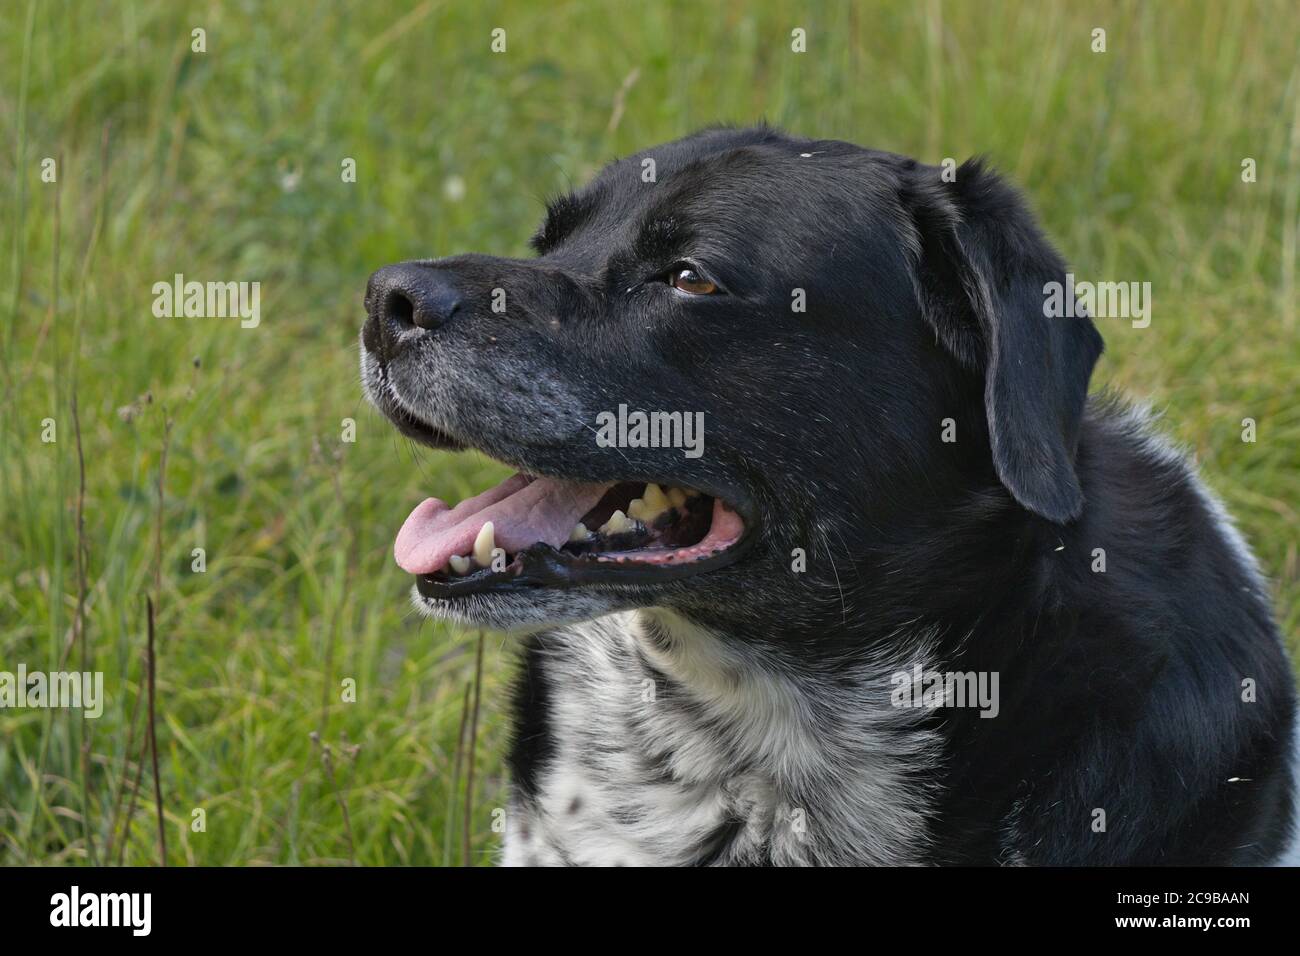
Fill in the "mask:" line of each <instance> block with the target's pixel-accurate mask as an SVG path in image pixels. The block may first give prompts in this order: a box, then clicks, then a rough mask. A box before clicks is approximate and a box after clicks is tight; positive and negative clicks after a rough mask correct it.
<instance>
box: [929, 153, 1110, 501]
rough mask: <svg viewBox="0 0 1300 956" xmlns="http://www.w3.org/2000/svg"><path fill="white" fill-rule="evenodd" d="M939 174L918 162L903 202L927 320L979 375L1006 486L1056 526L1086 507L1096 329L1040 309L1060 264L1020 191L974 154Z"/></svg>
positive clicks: (1059, 275)
mask: <svg viewBox="0 0 1300 956" xmlns="http://www.w3.org/2000/svg"><path fill="white" fill-rule="evenodd" d="M939 173H940V171H939V169H938V168H936V167H932V166H931V167H926V166H919V165H918V166H917V167H915V168H914V169H913V170H912V171H911V175H912V177H913V178H912V180H911V185H910V187H909V188H908V190H907V196H906V197H905V198H906V200H907V201H908V203H909V205H910V209H911V212H912V214H913V218H914V221H915V224H916V227H917V233H918V238H919V244H918V247H917V248H915V249H913V250H912V251H913V252H914V254H915V271H914V281H915V284H916V288H917V297H918V299H919V301H920V305H921V312H922V315H923V316H924V318H925V320H926V321H927V322H929V323H930V325H931V326H933V328H934V330H935V334H936V335H937V337H938V339H939V341H940V342H941V343H942V344H943V345H944V346H945V347H946V348H947V349H948V350H949V351H950V352H951V353H952V354H953V355H954V356H955V357H956V358H957V360H958V361H959V362H961V363H962V364H963V365H964V366H966V367H967V368H969V369H971V370H973V371H976V372H980V373H982V374H983V375H984V408H985V412H986V414H987V415H988V425H989V436H990V439H991V443H992V446H993V465H994V467H995V468H996V469H997V473H998V477H999V478H1001V479H1002V483H1003V484H1004V485H1006V487H1007V488H1008V490H1010V491H1011V493H1012V494H1013V495H1014V496H1015V498H1016V500H1017V501H1019V502H1020V503H1021V504H1022V505H1024V506H1025V507H1026V508H1028V509H1029V510H1030V511H1033V512H1035V513H1037V514H1040V515H1042V516H1043V517H1044V518H1047V519H1049V520H1051V521H1055V522H1057V523H1058V524H1063V523H1065V522H1067V521H1070V520H1072V519H1074V518H1077V517H1078V516H1079V514H1080V512H1081V510H1082V508H1083V493H1082V492H1081V491H1080V489H1079V480H1078V478H1077V476H1076V475H1075V471H1074V452H1075V444H1076V441H1077V439H1078V432H1079V419H1080V417H1081V416H1082V414H1083V404H1084V400H1085V398H1086V397H1087V393H1088V378H1089V376H1090V375H1091V374H1092V367H1093V365H1094V364H1095V363H1096V361H1097V357H1098V356H1099V355H1100V354H1101V350H1102V341H1101V336H1100V335H1099V334H1098V332H1097V330H1096V328H1094V327H1093V324H1092V321H1091V320H1090V319H1088V318H1087V317H1086V316H1085V317H1078V318H1076V317H1071V318H1064V317H1051V318H1049V317H1048V316H1046V315H1045V314H1044V308H1043V306H1044V302H1046V301H1047V290H1046V289H1045V288H1044V287H1045V286H1046V285H1047V284H1048V283H1052V282H1056V283H1060V284H1061V288H1062V289H1063V288H1064V287H1065V281H1066V280H1065V271H1066V269H1065V263H1064V261H1063V260H1062V259H1061V257H1060V256H1059V255H1058V254H1057V253H1056V250H1055V249H1053V248H1052V246H1051V244H1050V243H1049V242H1048V241H1047V239H1046V238H1044V236H1043V235H1042V233H1041V232H1040V231H1039V229H1038V227H1037V225H1036V224H1035V223H1034V219H1033V216H1032V215H1031V214H1030V212H1029V210H1028V208H1027V207H1026V205H1025V203H1024V201H1023V200H1022V199H1021V197H1020V195H1019V194H1018V193H1017V192H1016V191H1015V190H1014V189H1013V188H1011V186H1009V185H1008V184H1007V183H1005V182H1004V181H1003V180H1001V179H1000V178H998V177H997V176H996V175H995V174H994V173H992V172H990V171H989V170H987V169H986V168H985V167H984V166H983V165H982V163H981V162H980V161H979V160H968V161H967V162H966V163H964V164H963V165H962V166H961V167H960V168H959V169H958V170H957V173H956V180H955V181H954V182H944V181H943V180H942V178H941V177H940V174H939ZM1058 301H1059V297H1058ZM1075 315H1078V310H1076V312H1075Z"/></svg>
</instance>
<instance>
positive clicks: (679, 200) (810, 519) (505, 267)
mask: <svg viewBox="0 0 1300 956" xmlns="http://www.w3.org/2000/svg"><path fill="white" fill-rule="evenodd" d="M646 158H650V159H653V160H654V162H655V167H656V179H655V181H654V182H653V183H646V182H645V181H643V178H642V171H643V169H644V168H645V167H644V165H643V162H642V161H643V160H644V159H646ZM533 241H534V246H535V249H536V251H537V253H538V257H537V258H535V259H529V260H514V259H500V258H494V257H487V256H458V257H455V258H451V259H445V260H439V261H437V262H433V263H429V264H427V266H428V267H429V268H432V269H435V270H437V271H438V273H439V274H440V275H441V276H442V277H443V278H444V279H445V281H447V282H450V283H452V284H454V286H455V287H456V289H457V290H458V291H459V294H460V295H461V297H462V300H463V301H462V303H461V305H460V307H461V312H460V313H459V317H458V318H455V319H453V320H452V321H450V322H449V323H448V324H447V325H446V326H445V327H442V328H439V329H438V330H437V331H436V333H430V334H429V335H427V336H426V335H423V334H422V333H421V334H418V335H416V336H415V337H412V338H411V339H410V341H409V343H406V344H404V346H403V347H404V348H408V349H409V350H410V351H411V353H412V355H413V357H411V358H409V361H410V362H411V363H417V362H418V363H423V367H425V368H433V367H436V368H437V369H439V370H441V371H440V373H439V374H444V375H448V376H456V375H460V376H462V378H460V379H458V381H459V382H460V383H461V385H462V387H463V388H464V389H465V391H466V393H467V394H466V395H465V398H466V399H467V400H466V401H465V402H463V403H461V404H457V405H454V406H453V405H445V406H440V407H439V408H438V410H437V415H436V421H434V422H432V424H436V426H437V427H438V429H439V430H440V431H441V432H445V433H447V434H448V435H450V436H453V438H455V439H457V440H459V441H462V442H466V443H471V444H473V445H475V446H476V447H479V448H481V449H483V450H484V451H486V452H488V453H489V454H491V455H493V456H495V457H498V458H500V459H502V460H505V461H508V462H511V463H512V464H515V465H516V466H518V467H520V468H522V469H525V470H531V471H534V472H537V473H541V474H552V475H559V476H564V477H572V478H581V479H585V480H616V479H619V480H621V479H630V478H641V479H645V480H656V481H666V482H668V483H671V484H678V485H686V486H693V487H699V488H705V489H708V490H710V491H711V492H713V493H715V494H719V495H722V496H723V497H726V498H727V499H728V500H731V501H733V502H734V503H735V504H736V505H737V506H738V507H740V508H741V510H742V511H743V513H745V514H746V515H747V517H750V518H751V519H752V520H753V521H754V522H755V523H756V525H757V529H758V539H757V541H756V543H755V546H754V547H753V549H752V550H750V551H749V552H748V553H747V554H746V556H745V557H744V558H742V559H741V560H739V561H738V562H736V563H735V564H733V565H731V566H728V567H725V568H721V569H719V570H716V571H711V572H708V573H706V574H702V575H699V576H698V577H694V578H690V579H687V580H685V581H682V582H679V583H674V584H671V585H663V586H657V587H653V588H650V587H638V586H631V585H629V586H628V587H626V588H624V589H619V588H609V589H605V590H602V591H601V592H600V595H599V596H598V597H599V599H600V600H606V599H607V600H608V601H609V609H610V610H620V609H624V608H627V607H641V606H654V607H666V608H670V609H672V610H673V611H674V612H676V613H678V614H680V615H682V616H683V617H684V618H686V619H688V620H690V621H691V622H693V623H695V624H698V625H700V626H701V627H703V628H706V629H708V630H709V631H711V632H713V633H715V634H717V635H719V636H720V639H721V640H723V641H724V642H727V643H728V644H730V645H732V646H736V647H742V648H745V649H747V653H752V654H753V655H756V657H755V659H759V658H760V657H761V659H762V660H764V661H765V662H767V663H766V664H765V666H769V667H775V668H786V669H788V670H789V672H790V673H792V674H794V673H799V674H814V675H818V676H819V677H820V678H824V679H825V680H826V681H827V682H828V683H827V684H826V686H829V687H833V686H834V681H835V679H836V675H837V674H842V673H844V674H846V673H849V672H851V668H852V665H854V664H855V663H856V662H861V661H866V660H868V659H875V660H886V661H893V662H894V663H896V664H897V666H898V668H899V669H902V670H906V669H908V668H910V667H911V665H912V662H913V658H912V657H911V656H910V655H911V653H912V651H913V650H914V648H913V647H912V646H911V645H908V646H906V647H905V646H903V645H902V643H901V642H900V638H899V635H903V634H918V633H926V634H929V635H931V636H932V639H933V641H934V644H935V653H936V658H937V659H936V660H935V661H932V662H931V666H934V667H936V668H937V669H940V670H948V671H953V670H959V671H996V672H999V673H1000V675H1001V705H1000V706H1001V713H1000V714H999V716H998V717H997V718H996V719H981V718H979V716H978V713H977V711H975V710H961V709H955V708H945V709H940V710H937V711H934V712H933V713H932V714H931V715H930V716H929V717H928V725H929V726H930V727H931V728H932V729H933V730H935V731H936V732H937V733H938V735H939V739H940V741H941V750H942V754H941V759H940V760H939V761H938V764H937V769H936V770H934V771H933V772H932V773H931V771H928V770H927V771H925V773H926V774H927V775H929V776H931V777H932V779H928V780H927V781H926V782H927V783H931V784H934V788H935V792H936V793H937V797H935V798H934V805H933V811H932V813H931V818H930V824H929V827H928V830H927V832H926V833H925V834H924V835H918V840H919V841H921V842H923V843H924V845H925V847H926V850H925V854H924V855H925V859H927V860H929V861H932V862H937V863H961V864H969V863H986V864H987V863H1010V862H1016V863H1030V864H1048V865H1052V864H1136V863H1157V864H1160V863H1164V864H1183V863H1204V864H1227V863H1244V864H1251V863H1259V862H1266V861H1270V860H1272V859H1273V858H1274V857H1275V856H1276V855H1277V853H1278V852H1279V850H1280V848H1281V846H1282V843H1283V841H1284V839H1285V838H1286V837H1287V835H1288V833H1289V832H1290V829H1291V826H1292V816H1293V813H1294V811H1293V800H1294V795H1293V793H1292V781H1291V778H1290V776H1289V773H1290V771H1289V763H1288V754H1289V752H1290V747H1291V743H1292V735H1293V722H1294V711H1295V701H1294V688H1293V679H1292V675H1291V671H1290V667H1289V664H1288V661H1287V659H1286V656H1285V654H1284V652H1283V649H1282V646H1281V642H1280V640H1279V637H1278V633H1277V630H1276V627H1275V625H1274V623H1273V621H1272V618H1271V614H1270V610H1269V603H1268V595H1267V594H1266V593H1264V590H1263V587H1262V585H1261V583H1260V581H1259V579H1258V578H1257V576H1256V575H1255V574H1254V573H1253V572H1252V570H1251V568H1250V567H1249V566H1248V564H1247V563H1246V562H1248V560H1249V559H1248V558H1247V557H1246V556H1244V555H1242V554H1240V553H1237V552H1236V551H1235V550H1234V547H1233V545H1232V542H1231V540H1230V538H1229V537H1228V536H1227V533H1226V532H1225V530H1224V528H1223V527H1222V526H1221V524H1220V522H1219V521H1217V520H1216V518H1215V516H1214V515H1213V514H1211V513H1210V511H1209V505H1208V504H1207V499H1206V498H1205V496H1204V494H1203V493H1202V492H1201V491H1200V490H1199V489H1198V487H1197V485H1196V484H1195V481H1196V479H1195V478H1194V476H1193V475H1192V474H1191V473H1190V472H1189V471H1188V470H1187V469H1186V468H1185V467H1184V466H1183V465H1181V464H1179V463H1177V462H1176V461H1174V460H1173V459H1171V458H1168V457H1165V456H1163V455H1162V453H1160V452H1159V451H1157V450H1153V448H1151V447H1149V446H1148V445H1147V444H1146V442H1147V439H1146V438H1145V437H1144V434H1145V433H1144V428H1143V426H1141V425H1139V424H1136V423H1135V422H1133V421H1132V420H1131V419H1130V417H1129V414H1128V413H1127V412H1126V411H1125V410H1124V409H1123V408H1122V407H1120V406H1118V405H1117V404H1115V403H1113V402H1110V401H1107V400H1097V399H1092V400H1088V399H1086V396H1087V391H1088V383H1089V377H1090V375H1091V372H1092V368H1093V365H1094V363H1095V362H1096V360H1097V358H1098V356H1099V355H1100V353H1101V348H1102V346H1101V337H1100V335H1099V334H1098V332H1097V330H1096V328H1095V327H1094V325H1093V323H1092V322H1091V321H1090V320H1089V319H1087V318H1077V319H1048V318H1045V317H1044V315H1043V301H1044V290H1043V286H1044V284H1045V283H1046V282H1050V281H1060V282H1064V277H1065V271H1066V267H1065V265H1064V263H1063V261H1062V259H1061V257H1060V256H1059V255H1058V254H1057V253H1056V252H1055V250H1054V249H1053V248H1052V247H1051V245H1050V244H1049V243H1048V242H1047V241H1046V240H1045V239H1044V238H1043V236H1042V235H1041V233H1040V231H1039V229H1038V227H1037V225H1036V224H1035V222H1034V220H1033V218H1032V216H1031V215H1030V213H1029V212H1028V210H1027V208H1026V205H1025V203H1024V202H1023V201H1022V200H1021V198H1020V197H1019V196H1018V195H1017V194H1016V192H1015V191H1014V190H1013V189H1012V188H1011V187H1009V186H1008V185H1007V184H1006V183H1005V182H1003V181H1002V180H1001V179H999V178H998V177H997V176H996V175H995V174H994V173H993V172H992V171H991V170H990V169H989V168H988V167H987V166H985V165H982V164H980V163H978V162H968V163H966V164H965V165H963V166H962V167H961V168H960V169H959V170H958V171H957V174H956V180H955V182H951V183H949V182H945V181H944V180H943V178H942V176H941V175H940V170H939V169H938V168H937V167H933V166H926V165H922V164H919V163H917V162H915V161H913V160H910V159H906V158H904V157H900V156H896V155H892V154H889V153H883V152H877V151H872V150H867V149H862V148H860V147H857V146H854V145H850V144H847V143H841V142H832V141H815V140H804V139H798V138H794V137H790V136H787V135H785V134H783V133H780V132H777V131H775V130H772V129H768V128H758V129H745V130H731V129H712V130H707V131H704V132H702V133H699V134H697V135H694V136H691V137H687V138H686V139H683V140H680V141H678V142H675V143H670V144H667V145H665V146H661V147H657V148H654V149H651V150H647V151H646V152H644V153H641V154H637V155H635V156H632V157H629V158H626V159H623V160H621V161H618V162H616V163H613V164H611V165H610V166H609V167H607V168H606V169H605V170H604V171H603V172H602V173H600V175H599V176H598V177H597V178H596V179H595V181H594V182H592V183H591V184H590V185H588V186H587V187H585V188H584V189H583V190H581V191H580V192H579V193H578V194H577V195H576V196H573V197H565V198H564V199H562V200H559V201H558V202H557V203H555V204H553V206H552V209H551V213H550V216H549V218H548V220H547V222H546V223H545V224H544V225H543V226H542V228H541V229H540V230H539V231H538V233H537V235H536V236H535V237H534V240H533ZM681 260H689V261H691V262H694V263H695V264H697V265H698V266H699V267H700V268H701V269H702V270H703V271H704V272H705V273H706V274H707V276H708V277H709V278H710V279H712V280H713V281H715V282H716V283H718V285H720V286H721V287H722V289H723V290H724V294H721V295H714V296H696V297H690V296H683V295H681V294H678V293H676V292H675V291H674V290H672V289H670V288H668V287H667V286H666V285H665V284H664V283H663V282H662V281H661V279H659V278H657V277H661V276H662V275H663V273H665V272H666V271H667V270H668V269H669V268H670V267H671V266H672V265H673V264H674V263H676V262H678V261H681ZM494 288H504V289H506V290H507V294H508V298H509V310H508V314H507V315H504V316H502V315H496V314H494V313H492V312H491V311H490V309H489V306H488V302H489V299H490V296H491V293H492V290H493V289H494ZM795 289H802V290H804V292H805V294H806V298H807V311H806V312H792V309H791V302H792V290H795ZM375 321H377V320H376V319H374V318H372V320H371V325H373V324H374V322H375ZM369 332H370V329H369V328H368V333H369ZM376 338H377V336H374V335H372V337H371V340H368V343H373V341H374V340H375V339H376ZM386 358H387V359H388V360H390V362H392V363H393V368H394V373H393V374H394V375H395V377H394V380H395V381H399V378H398V377H397V373H400V371H401V366H400V362H401V361H403V360H404V359H403V358H402V357H401V356H398V355H388V356H386ZM410 380H412V381H413V380H414V379H410ZM475 389H482V391H478V392H475ZM620 402H626V403H628V404H629V406H630V407H633V408H640V409H689V410H702V411H704V412H705V415H706V421H707V449H708V451H707V454H706V455H705V456H704V457H703V458H701V459H698V460H689V459H683V457H682V455H681V454H680V453H679V452H676V451H674V450H671V449H670V450H663V449H603V448H598V447H597V446H596V445H595V444H594V443H593V442H592V441H591V432H590V423H591V422H592V421H593V420H594V416H595V414H596V412H598V411H600V410H605V409H613V408H616V407H617V406H618V404H619V403H620ZM947 419H951V420H952V421H953V422H954V423H955V428H956V434H957V441H956V442H944V441H942V440H941V434H942V432H943V429H944V424H943V423H944V421H945V420H947ZM796 548H801V549H804V550H805V551H806V552H807V554H808V559H809V560H808V568H807V571H806V572H805V573H802V574H798V573H792V571H791V554H792V550H793V549H796ZM1097 548H1101V549H1104V551H1105V556H1106V562H1107V568H1106V571H1105V573H1096V572H1094V571H1093V569H1092V563H1093V560H1094V559H1093V553H1094V549H1097ZM577 593H578V592H574V595H575V599H576V596H577ZM593 600H596V598H593ZM650 639H652V640H671V639H672V638H671V636H668V635H665V634H662V633H660V634H658V635H654V634H652V635H651V637H650ZM546 644H547V641H546V638H545V637H540V638H537V637H535V638H533V639H532V642H531V649H530V650H529V651H528V652H527V653H526V655H525V663H524V670H523V676H522V678H521V680H520V683H519V690H518V693H517V701H516V706H517V713H518V716H517V719H518V727H517V734H516V739H515V745H514V753H513V757H512V767H513V770H514V774H515V783H516V786H517V788H518V790H519V793H520V794H521V795H522V799H523V800H524V802H525V803H527V802H528V800H529V799H530V798H531V797H532V796H533V795H534V791H535V788H536V785H537V774H538V773H539V770H540V768H544V767H545V766H547V764H548V761H550V760H551V759H552V757H553V754H554V751H555V743H554V741H553V740H552V739H551V736H550V734H551V730H550V728H549V724H548V708H549V706H550V705H551V701H552V700H553V697H554V694H555V693H558V692H559V688H557V687H556V686H555V684H554V681H555V680H557V679H558V678H557V677H555V676H553V675H552V673H551V672H550V671H548V660H547V655H546V653H545V647H546ZM891 655H896V659H895V658H894V657H891ZM1247 678H1249V679H1252V680H1253V681H1255V683H1256V685H1257V691H1256V700H1255V702H1253V703H1247V702H1243V700H1242V681H1243V680H1244V679H1247ZM656 679H657V680H660V681H662V686H663V689H662V690H661V691H660V693H661V695H662V696H664V697H669V698H673V697H674V695H675V698H674V699H678V700H691V699H692V691H691V688H690V687H688V686H673V685H672V679H671V678H669V677H667V676H665V675H662V674H659V675H658V676H657V678H656ZM846 679H847V678H846ZM810 705H811V706H812V707H814V708H815V707H817V706H821V705H826V706H832V705H833V701H832V700H829V699H828V700H825V701H812V702H810ZM604 732H605V733H606V734H607V735H617V734H618V733H619V732H620V731H619V728H605V731H604ZM593 739H600V738H599V737H598V735H593ZM672 757H673V755H672V754H660V755H657V756H656V757H655V758H654V760H653V761H652V762H657V764H658V772H659V773H661V774H668V775H671V773H672V769H671V768H672ZM653 769H654V768H651V770H653ZM920 773H922V771H921V770H920V769H918V774H920ZM1096 808H1102V809H1104V810H1105V812H1106V817H1107V829H1106V832H1105V833H1104V834H1098V833H1097V832H1094V830H1093V829H1092V827H1091V824H1092V821H1093V819H1094V817H1093V811H1094V809H1096ZM739 826H740V824H739V823H737V822H736V821H732V820H727V821H725V822H724V823H723V824H721V825H720V826H719V827H718V829H717V831H716V833H715V835H714V838H713V839H712V840H711V841H706V845H702V846H700V852H699V861H701V862H711V861H714V860H715V859H718V858H720V855H721V854H722V853H723V851H724V850H725V848H726V846H727V845H729V844H728V841H730V840H732V839H733V838H734V837H735V836H736V834H737V832H738V830H737V828H738V827H739ZM752 862H763V860H762V859H754V860H752Z"/></svg>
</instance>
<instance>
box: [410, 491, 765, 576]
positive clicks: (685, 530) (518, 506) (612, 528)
mask: <svg viewBox="0 0 1300 956" xmlns="http://www.w3.org/2000/svg"><path fill="white" fill-rule="evenodd" d="M746 530H747V528H746V524H745V521H744V519H742V517H741V516H740V514H739V513H738V512H737V511H736V509H735V508H733V507H732V506H731V505H729V504H727V503H726V502H725V501H723V500H722V499H721V498H717V497H713V496H711V495H708V494H704V493H703V492H700V491H695V490H692V489H686V488H677V487H671V486H669V487H664V486H660V485H657V484H653V483H649V484H647V483H644V482H631V481H619V482H612V483H603V484H602V483H588V482H578V481H567V480H564V479H558V478H545V477H536V476H532V475H525V474H516V475H513V476H512V477H510V478H507V479H506V480H505V481H503V482H502V483H501V484H499V485H497V486H496V487H495V488H491V489H489V490H487V491H485V492H483V493H482V494H479V495H476V496H475V497H473V498H469V499H466V500H465V501H462V502H460V504H458V505H456V506H455V507H451V506H449V505H447V504H446V503H445V502H442V501H440V500H438V499H437V498H428V499H426V500H425V501H423V502H422V503H420V504H419V505H418V506H417V507H416V508H415V510H414V511H412V512H411V514H410V517H408V518H407V519H406V522H405V524H403V525H402V529H401V531H399V532H398V534H397V541H396V543H395V544H394V546H393V554H394V556H395V557H396V559H397V563H398V564H399V565H400V566H401V567H402V568H403V569H404V570H406V571H408V572H410V573H411V574H414V575H416V583H417V586H418V588H419V591H420V593H421V594H422V595H424V596H425V597H430V598H444V599H445V598H454V597H460V596H463V595H468V594H478V593H483V592H499V591H509V590H513V589H518V588H535V587H575V586H578V585H582V584H591V583H610V584H616V583H622V584H642V585H645V584H658V583H662V582H665V581H671V580H676V579H679V578H683V577H686V576H689V575H693V574H698V573H700V572H702V571H708V570H712V569H714V568H716V567H720V566H722V565H724V564H729V563H730V562H731V561H732V560H734V559H735V558H736V557H738V556H739V554H740V552H741V550H742V546H743V545H744V544H746V543H747V542H748V540H749V535H747V534H746Z"/></svg>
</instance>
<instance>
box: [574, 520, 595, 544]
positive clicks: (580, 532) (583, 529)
mask: <svg viewBox="0 0 1300 956" xmlns="http://www.w3.org/2000/svg"><path fill="white" fill-rule="evenodd" d="M590 534H591V532H590V531H588V530H587V526H586V525H585V524H583V523H582V522H581V521H579V522H578V523H577V524H575V525H574V526H573V530H572V531H570V532H569V540H570V541H572V542H573V543H574V544H578V543H580V542H583V541H586V540H587V538H588V536H589V535H590Z"/></svg>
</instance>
